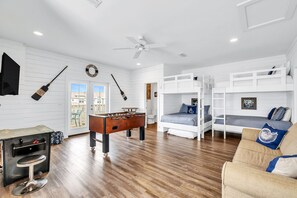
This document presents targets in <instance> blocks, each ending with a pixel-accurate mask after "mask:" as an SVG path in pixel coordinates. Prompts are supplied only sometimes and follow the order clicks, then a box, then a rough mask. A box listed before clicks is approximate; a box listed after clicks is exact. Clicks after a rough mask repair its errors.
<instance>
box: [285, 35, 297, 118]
mask: <svg viewBox="0 0 297 198" xmlns="http://www.w3.org/2000/svg"><path fill="white" fill-rule="evenodd" d="M287 59H288V60H289V61H290V62H291V74H292V76H293V78H294V90H295V91H294V93H293V94H291V95H290V97H294V101H293V102H291V101H288V102H291V104H292V105H293V107H294V110H293V118H292V120H293V122H297V91H296V89H297V75H296V74H297V37H296V38H295V40H294V41H293V43H292V46H291V47H290V49H289V50H288V54H287ZM295 70H296V71H295Z"/></svg>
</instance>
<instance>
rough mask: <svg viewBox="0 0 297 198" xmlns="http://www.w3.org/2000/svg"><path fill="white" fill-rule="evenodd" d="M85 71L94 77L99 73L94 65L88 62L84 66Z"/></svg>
mask: <svg viewBox="0 0 297 198" xmlns="http://www.w3.org/2000/svg"><path fill="white" fill-rule="evenodd" d="M86 73H87V74H88V76H90V77H96V76H97V75H98V73H99V70H98V68H97V67H96V66H95V65H93V64H89V65H87V66H86Z"/></svg>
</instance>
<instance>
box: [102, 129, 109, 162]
mask: <svg viewBox="0 0 297 198" xmlns="http://www.w3.org/2000/svg"><path fill="white" fill-rule="evenodd" d="M102 152H103V156H104V157H106V156H107V155H108V152H109V134H102Z"/></svg>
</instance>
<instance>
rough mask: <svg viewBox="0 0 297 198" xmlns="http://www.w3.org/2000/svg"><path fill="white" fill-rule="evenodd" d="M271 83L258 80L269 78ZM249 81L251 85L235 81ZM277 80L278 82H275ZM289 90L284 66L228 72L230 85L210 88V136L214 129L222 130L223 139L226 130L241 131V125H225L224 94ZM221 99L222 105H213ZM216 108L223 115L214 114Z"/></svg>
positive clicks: (292, 85) (291, 85) (290, 87)
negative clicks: (219, 120)
mask: <svg viewBox="0 0 297 198" xmlns="http://www.w3.org/2000/svg"><path fill="white" fill-rule="evenodd" d="M270 71H272V72H275V74H272V75H268V72H270ZM271 79H273V80H274V81H273V82H274V83H273V84H265V85H263V84H261V82H259V81H261V80H262V81H263V80H268V81H269V80H271ZM243 81H246V82H249V84H252V86H236V85H235V83H236V82H243ZM276 82H278V83H276ZM280 91H284V92H289V91H294V84H293V83H289V84H288V82H287V75H286V68H285V67H281V68H275V69H265V70H256V71H250V72H240V73H231V74H230V87H226V88H213V89H212V116H213V117H212V136H214V131H215V130H216V131H223V132H224V139H226V131H228V132H232V133H242V129H243V128H246V127H243V126H234V125H226V94H232V93H254V92H280ZM219 100H221V101H222V102H221V104H222V105H223V106H220V107H219V106H215V101H219ZM216 110H221V111H222V113H221V114H223V117H217V116H216V112H215V111H216ZM216 119H222V120H223V121H224V122H223V123H224V124H215V121H216Z"/></svg>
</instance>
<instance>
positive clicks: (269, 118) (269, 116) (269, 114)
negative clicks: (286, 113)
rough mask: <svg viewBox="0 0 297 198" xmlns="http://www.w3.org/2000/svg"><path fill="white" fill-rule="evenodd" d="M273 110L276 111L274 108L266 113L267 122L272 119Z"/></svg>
mask: <svg viewBox="0 0 297 198" xmlns="http://www.w3.org/2000/svg"><path fill="white" fill-rule="evenodd" d="M275 110H276V108H275V107H274V108H273V109H271V111H270V112H269V113H268V116H267V119H268V120H271V117H272V115H273V113H274V111H275Z"/></svg>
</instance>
